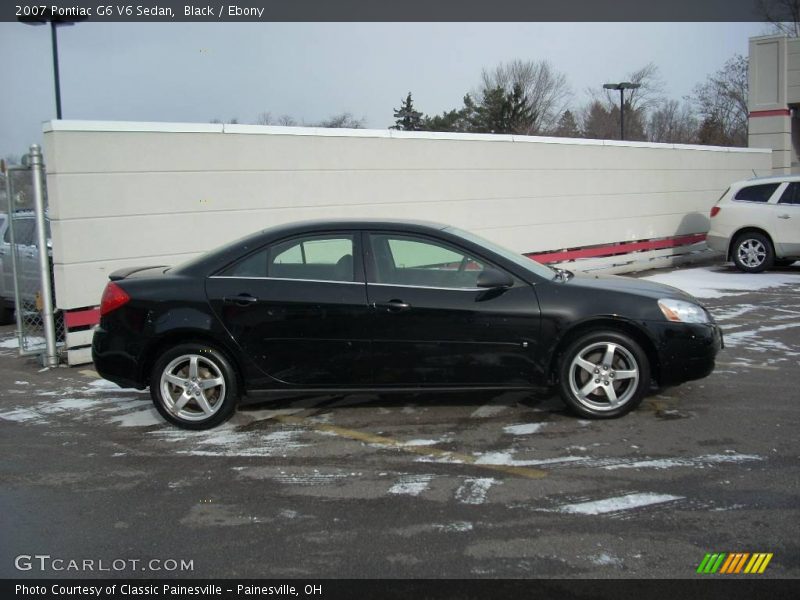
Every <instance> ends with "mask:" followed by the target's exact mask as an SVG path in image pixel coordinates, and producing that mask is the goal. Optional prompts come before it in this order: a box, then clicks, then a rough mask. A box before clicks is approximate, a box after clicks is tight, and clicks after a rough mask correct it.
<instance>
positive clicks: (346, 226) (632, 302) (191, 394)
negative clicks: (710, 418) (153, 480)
mask: <svg viewBox="0 0 800 600" xmlns="http://www.w3.org/2000/svg"><path fill="white" fill-rule="evenodd" d="M110 279H111V281H110V282H109V283H108V285H107V286H106V289H105V292H104V294H103V298H102V303H101V308H100V312H101V319H100V325H99V327H98V328H97V330H96V332H95V334H94V343H93V348H92V350H93V357H94V362H95V365H96V368H97V371H98V372H99V373H100V374H101V375H102V376H103V377H105V378H106V379H109V380H111V381H113V382H115V383H118V384H120V385H122V386H126V387H135V388H140V389H144V388H146V387H148V386H149V387H150V392H151V395H152V397H153V401H154V403H155V406H156V408H157V409H158V411H159V412H160V413H161V414H162V415H163V416H164V418H165V419H167V420H168V421H170V422H172V423H174V424H175V425H178V426H180V427H185V428H189V429H205V428H209V427H213V426H215V425H217V424H219V423H221V422H223V421H225V420H226V419H227V418H229V417H230V416H231V415H232V414H233V412H234V410H235V408H236V405H237V403H238V402H240V401H245V400H248V401H252V400H255V399H258V398H262V399H263V395H264V394H270V393H271V394H284V395H286V394H295V393H302V394H309V393H319V392H331V391H335V392H348V391H362V390H372V391H380V392H388V391H420V390H448V391H453V390H509V389H517V390H520V389H533V388H541V387H542V386H557V388H558V390H559V392H560V395H561V397H562V398H563V400H564V402H565V403H566V404H567V406H568V407H569V408H570V409H572V411H573V412H574V413H576V414H578V415H580V416H582V417H589V418H610V417H618V416H620V415H623V414H625V413H627V412H628V411H630V410H632V409H634V408H635V407H636V406H637V405H638V404H639V403H640V402H641V401H642V398H643V397H644V395H645V393H646V392H647V390H648V388H649V387H650V385H651V383H653V382H655V383H656V384H658V385H661V386H667V385H673V384H677V383H681V382H684V381H688V380H691V379H698V378H701V377H705V376H706V375H708V374H709V373H710V372H711V371H712V370H713V369H714V358H715V356H716V354H717V352H718V351H719V349H720V348H721V346H722V333H721V331H720V329H719V328H718V327H717V325H716V324H715V323H714V320H713V319H712V317H711V316H710V315H709V313H708V311H707V310H706V309H705V308H703V307H702V306H701V305H700V303H699V302H698V301H697V300H696V299H695V298H693V297H692V296H690V295H688V294H686V293H684V292H682V291H680V290H677V289H675V288H672V287H668V286H665V285H660V284H656V283H651V282H647V281H643V280H640V279H629V278H625V277H614V276H596V275H593V276H588V275H576V274H573V273H571V272H569V271H566V270H560V269H552V268H549V267H545V266H543V265H541V264H539V263H537V262H535V261H533V260H531V259H529V258H527V257H524V256H521V255H518V254H516V253H514V252H511V251H509V250H506V249H504V248H502V247H499V246H497V245H496V244H494V243H492V242H489V241H487V240H484V239H482V238H480V237H478V236H476V235H474V234H472V233H469V232H466V231H462V230H459V229H456V228H454V227H447V226H444V225H437V224H433V223H420V222H408V221H406V222H397V221H392V222H388V221H316V222H305V223H295V224H290V225H282V226H278V227H273V228H270V229H266V230H263V231H261V232H259V233H255V234H253V235H250V236H248V237H245V238H243V239H240V240H237V241H235V242H232V243H230V244H228V245H226V246H223V247H221V248H219V249H217V250H214V251H211V252H209V253H207V254H204V255H202V256H200V257H199V258H196V259H194V260H191V261H189V262H187V263H185V264H183V265H180V266H178V267H175V268H167V267H163V266H161V267H141V268H129V269H123V270H121V271H117V272H115V273H112V274H111V276H110Z"/></svg>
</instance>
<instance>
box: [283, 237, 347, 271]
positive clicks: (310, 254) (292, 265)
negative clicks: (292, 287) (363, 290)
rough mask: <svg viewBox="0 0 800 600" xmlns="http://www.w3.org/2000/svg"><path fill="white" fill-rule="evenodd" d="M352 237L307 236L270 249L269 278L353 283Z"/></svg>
mask: <svg viewBox="0 0 800 600" xmlns="http://www.w3.org/2000/svg"><path fill="white" fill-rule="evenodd" d="M353 254H354V253H353V236H350V235H346V236H343V235H337V236H306V237H302V238H294V239H292V240H289V241H286V242H281V243H279V244H275V245H274V246H272V247H271V248H270V249H269V258H268V260H267V275H268V276H269V277H277V278H280V279H316V280H323V281H354V280H355V269H354V260H353Z"/></svg>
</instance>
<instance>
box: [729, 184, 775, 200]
mask: <svg viewBox="0 0 800 600" xmlns="http://www.w3.org/2000/svg"><path fill="white" fill-rule="evenodd" d="M779 185H780V183H762V184H760V185H748V186H747V187H743V188H742V189H740V190H739V191H738V192H736V196H735V197H734V198H733V199H734V200H744V201H745V202H768V201H769V199H770V198H771V197H772V194H774V193H775V190H777V189H778V186H779Z"/></svg>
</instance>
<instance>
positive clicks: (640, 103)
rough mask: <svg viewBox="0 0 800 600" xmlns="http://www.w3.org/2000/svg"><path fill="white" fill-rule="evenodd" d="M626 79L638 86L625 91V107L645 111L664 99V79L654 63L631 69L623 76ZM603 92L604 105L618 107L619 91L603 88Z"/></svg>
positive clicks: (609, 107)
mask: <svg viewBox="0 0 800 600" xmlns="http://www.w3.org/2000/svg"><path fill="white" fill-rule="evenodd" d="M625 80H626V81H629V82H631V83H637V84H639V87H638V88H634V89H629V90H626V91H625V107H626V108H628V107H630V109H631V110H634V111H641V112H647V111H649V110H651V109H652V108H654V107H655V106H658V105H659V104H661V103H662V102H663V101H664V80H663V79H662V77H661V73H659V71H658V66H656V64H655V63H647V64H646V65H645V66H643V67H642V68H640V69H636V70H635V71H631V72H630V73H628V74H627V75H626V77H625ZM603 91H604V92H605V103H606V107H607V108H608V109H609V110H610V109H611V108H612V107H614V106H616V107H617V108H619V92H617V91H616V90H603Z"/></svg>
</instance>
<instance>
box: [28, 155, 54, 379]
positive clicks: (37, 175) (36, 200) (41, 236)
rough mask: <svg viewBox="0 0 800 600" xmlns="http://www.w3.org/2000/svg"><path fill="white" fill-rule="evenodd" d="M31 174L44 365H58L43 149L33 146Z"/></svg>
mask: <svg viewBox="0 0 800 600" xmlns="http://www.w3.org/2000/svg"><path fill="white" fill-rule="evenodd" d="M30 157H31V175H32V178H33V209H34V214H35V216H36V245H37V246H38V247H39V278H40V282H41V286H42V320H43V321H44V342H45V356H44V361H43V362H44V366H45V367H55V366H58V356H57V355H56V326H55V321H54V317H53V288H52V287H51V286H50V253H49V252H48V250H47V230H46V228H45V220H44V185H43V182H42V179H43V169H42V150H41V148H39V145H38V144H33V145H32V146H31V152H30Z"/></svg>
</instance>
